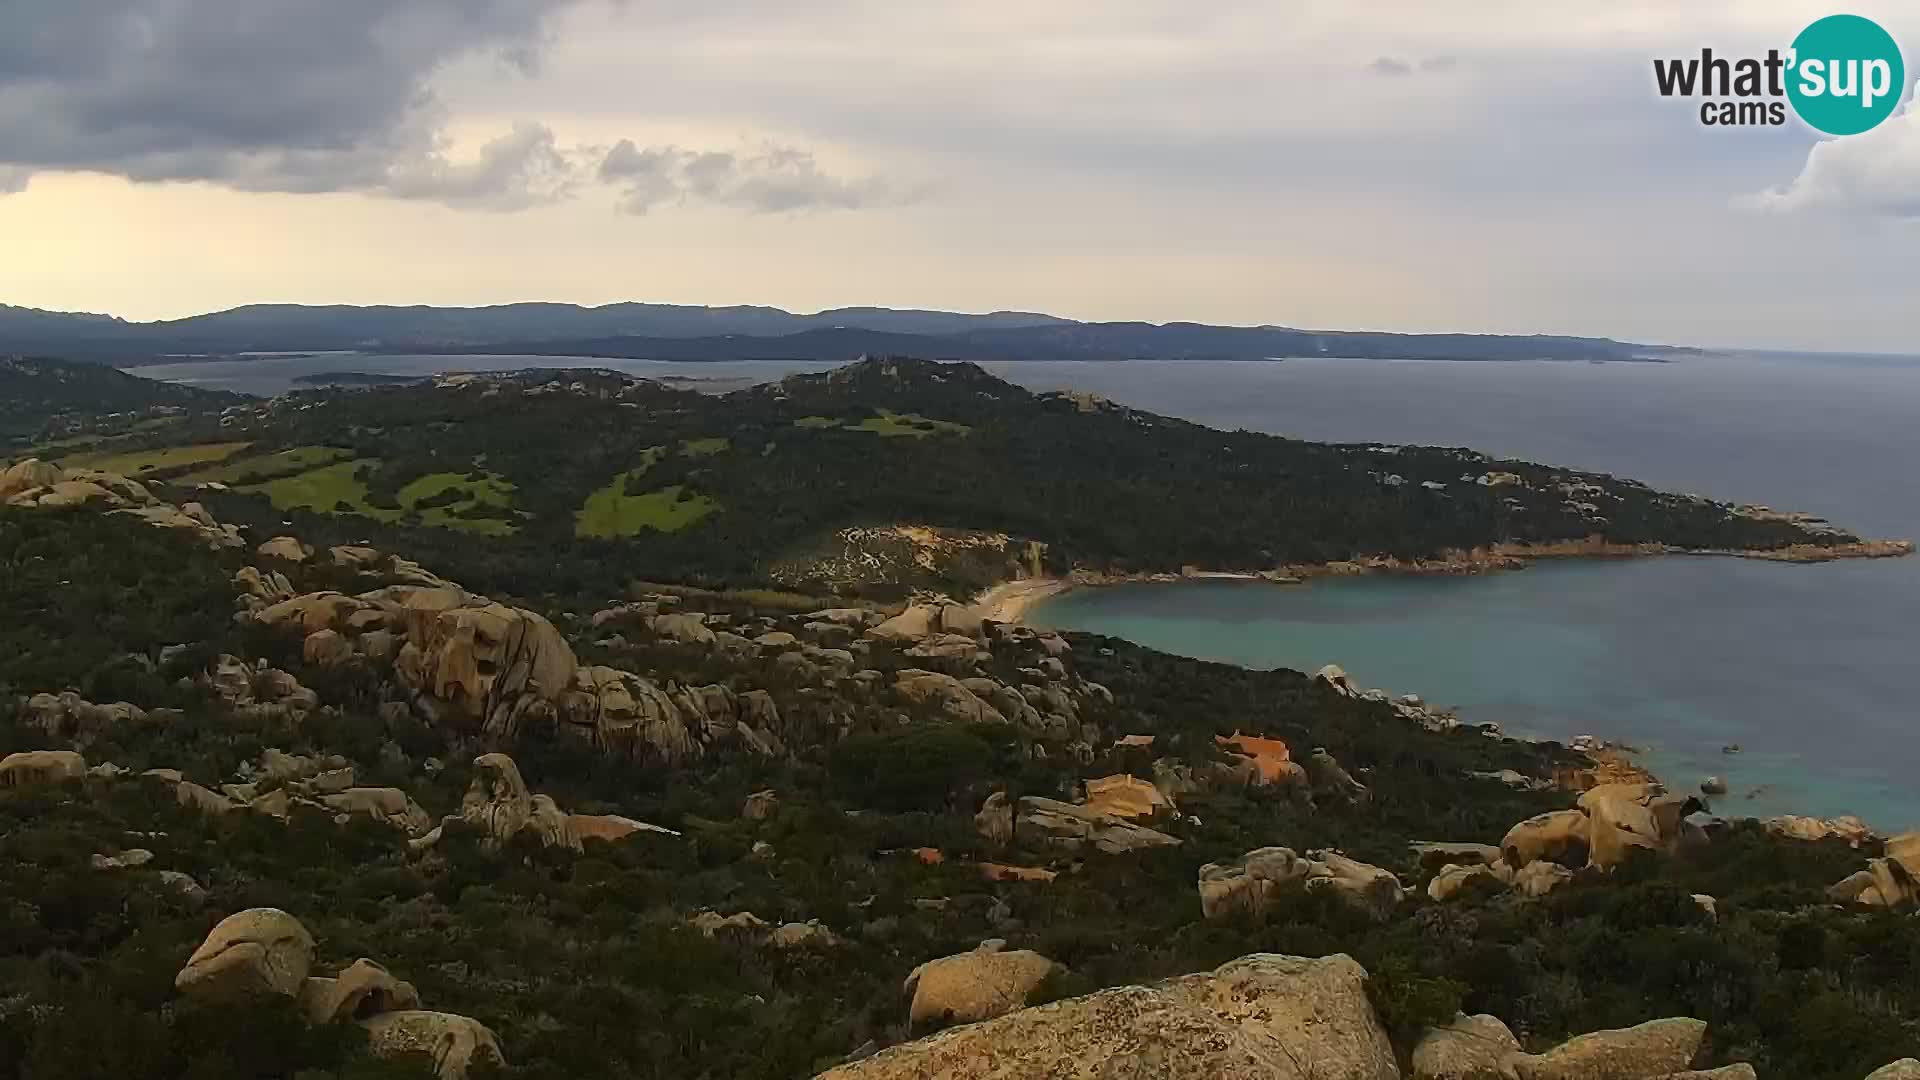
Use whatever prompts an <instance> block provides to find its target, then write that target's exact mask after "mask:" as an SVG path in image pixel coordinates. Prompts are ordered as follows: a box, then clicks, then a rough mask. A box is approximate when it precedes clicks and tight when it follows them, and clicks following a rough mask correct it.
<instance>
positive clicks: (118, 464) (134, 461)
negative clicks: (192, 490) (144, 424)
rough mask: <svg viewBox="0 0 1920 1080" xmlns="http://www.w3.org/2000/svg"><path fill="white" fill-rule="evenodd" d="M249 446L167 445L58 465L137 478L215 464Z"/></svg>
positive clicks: (82, 457) (77, 457)
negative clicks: (149, 474)
mask: <svg viewBox="0 0 1920 1080" xmlns="http://www.w3.org/2000/svg"><path fill="white" fill-rule="evenodd" d="M251 445H253V444H252V443H243V442H224V443H200V444H198V445H195V446H168V447H164V448H162V449H159V450H134V451H129V452H127V453H112V452H107V453H99V454H76V455H75V456H73V457H70V458H66V459H65V460H63V461H61V462H60V464H61V465H63V466H65V467H66V468H69V469H98V470H100V471H101V472H110V473H119V474H120V475H121V476H132V477H139V476H140V475H142V474H143V473H152V472H159V471H161V470H163V469H178V468H183V467H185V466H188V465H202V464H205V463H206V462H209V461H219V460H221V459H223V458H229V457H232V456H233V455H234V454H237V453H239V452H240V451H242V450H245V449H246V448H247V447H249V446H251Z"/></svg>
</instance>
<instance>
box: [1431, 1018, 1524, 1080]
mask: <svg viewBox="0 0 1920 1080" xmlns="http://www.w3.org/2000/svg"><path fill="white" fill-rule="evenodd" d="M1519 1052H1520V1040H1519V1039H1516V1038H1514V1037H1513V1032H1512V1031H1509V1030H1508V1029H1507V1025H1505V1024H1503V1023H1501V1022H1500V1019H1499V1018H1498V1017H1495V1016H1486V1015H1480V1016H1466V1015H1460V1016H1456V1017H1454V1019H1453V1022H1452V1023H1450V1024H1448V1025H1447V1026H1445V1027H1438V1028H1428V1029H1427V1031H1426V1033H1425V1034H1423V1035H1421V1036H1420V1041H1419V1043H1417V1044H1416V1045H1415V1046H1414V1048H1413V1077H1412V1080H1513V1075H1514V1073H1513V1066H1512V1064H1511V1063H1510V1061H1509V1059H1510V1058H1512V1057H1513V1056H1514V1055H1515V1054H1518V1053H1519Z"/></svg>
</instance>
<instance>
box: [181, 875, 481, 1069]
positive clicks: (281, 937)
mask: <svg viewBox="0 0 1920 1080" xmlns="http://www.w3.org/2000/svg"><path fill="white" fill-rule="evenodd" d="M313 954H314V940H313V935H312V934H310V933H308V932H307V928H306V927H305V926H303V925H301V923H300V920H298V919H296V918H294V917H293V916H292V915H289V914H287V913H286V912H284V911H281V910H280V909H278V908H251V909H249V910H247V911H242V912H239V913H237V914H234V915H230V916H228V917H227V918H225V919H223V920H221V922H220V923H219V925H217V926H215V927H214V928H213V932H212V933H210V934H208V935H207V938H206V940H205V941H204V942H202V943H201V945H200V947H199V948H198V949H195V950H194V952H193V955H192V956H191V957H189V958H188V960H187V965H186V966H185V967H184V968H182V969H180V973H179V975H177V976H175V978H174V986H175V988H176V989H178V990H179V991H180V992H181V993H183V994H186V995H188V996H191V997H196V998H202V999H205V1000H209V1001H218V1002H241V1001H257V1000H261V999H264V998H271V997H284V998H291V999H294V1000H295V1001H297V1002H298V1004H299V1007H300V1011H301V1013H302V1015H304V1016H305V1017H306V1020H307V1022H308V1023H310V1024H313V1025H316V1026H321V1025H327V1024H338V1023H358V1024H360V1026H361V1027H362V1028H364V1029H365V1030H366V1032H367V1045H368V1049H369V1050H371V1051H372V1053H373V1055H374V1056H375V1057H378V1058H381V1059H384V1060H396V1061H422V1062H425V1063H428V1064H431V1065H432V1067H433V1069H434V1071H435V1072H436V1073H437V1074H438V1076H439V1078H440V1080H465V1077H466V1075H467V1069H468V1068H469V1067H470V1066H471V1065H472V1064H474V1063H475V1062H479V1061H483V1060H484V1061H491V1062H494V1063H496V1064H500V1065H504V1064H505V1063H506V1062H505V1059H504V1057H503V1056H502V1055H501V1053H500V1043H499V1040H498V1039H496V1038H494V1035H493V1032H492V1031H489V1030H488V1029H487V1027H486V1025H484V1024H481V1023H480V1022H479V1021H477V1020H473V1019H470V1018H468V1017H465V1016H456V1015H453V1014H451V1013H439V1012H427V1011H424V1010H422V1009H421V1008H420V995H419V993H418V991H416V990H415V989H414V987H413V984H412V983H409V982H406V981H404V980H402V979H398V978H395V977H394V976H393V974H392V973H391V972H389V971H387V969H386V968H384V967H381V966H380V965H379V964H377V963H374V962H373V961H372V960H367V959H364V958H362V959H360V960H356V961H354V962H353V963H352V964H350V965H348V966H347V967H346V968H345V969H344V970H342V971H340V972H339V973H338V974H337V975H335V976H333V977H331V978H327V977H324V976H310V975H309V974H308V972H309V970H310V969H311V968H312V966H313Z"/></svg>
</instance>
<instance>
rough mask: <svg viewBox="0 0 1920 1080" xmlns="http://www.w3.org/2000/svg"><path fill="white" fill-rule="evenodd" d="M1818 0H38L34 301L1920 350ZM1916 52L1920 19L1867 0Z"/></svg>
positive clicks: (7, 66) (8, 243)
mask: <svg viewBox="0 0 1920 1080" xmlns="http://www.w3.org/2000/svg"><path fill="white" fill-rule="evenodd" d="M1834 10H1836V9H1835V8H1832V7H1830V6H1827V5H1826V4H1823V3H1802V2H1799V0H1692V2H1689V3H1687V4H1675V3H1672V2H1671V0H1612V2H1609V3H1606V4H1591V3H1574V2H1571V0H1564V2H1563V0H1547V2H1541V0H1454V2H1450V3H1446V4H1436V3H1432V2H1430V0H1366V2H1355V0H1211V2H1209V3H1204V4H1194V3H1190V2H1171V0H1168V2H1147V0H1041V2H1038V3H1035V2H1033V0H1023V2H1002V0H969V2H967V3H952V2H950V0H939V2H924V3H923V2H919V0H895V2H891V3H879V2H873V3H857V2H853V0H806V2H804V3H795V2H792V0H327V2H325V3H321V2H315V0H0V28H4V32H3V33H0V303H12V304H21V305H27V306H34V307H45V308H54V309H63V310H88V311H106V312H112V313H114V314H120V315H124V316H127V317H131V318H141V319H150V318H161V317H172V316H179V315H185V314H192V313H196V312H200V311H205V310H210V309H216V308H222V307H228V306H233V305H237V304H243V303H252V302H303V303H433V304H484V303H499V302H507V301H515V300H532V299H540V300H567V301H574V302H579V303H604V302H609V301H616V300H652V301H666V302H677V303H712V304H731V303H763V304H774V305H779V306H782V307H787V308H791V309H795V310H814V309H818V308H822V307H831V306H838V305H845V304H881V305H889V306H899V307H905V306H924V307H940V308H952V309H963V310H992V309H1003V308H1016V309H1025V310H1044V311H1049V312H1054V313H1057V314H1063V315H1070V316H1075V317H1079V318H1087V319H1151V320H1155V321H1165V320H1173V319H1193V320H1202V321H1210V322H1225V323H1275V324H1283V325H1290V326H1303V327H1315V328H1354V329H1358V328H1367V329H1392V330H1412V331H1422V330H1470V331H1489V332H1533V331H1546V332H1566V333H1580V334H1600V335H1609V336H1614V337H1621V338H1630V339H1634V340H1641V341H1666V342H1685V343H1702V344H1729V345H1759V346H1768V345H1772V346H1781V347H1807V348H1832V349H1875V350H1888V351H1910V352H1920V302H1916V301H1915V296H1916V289H1915V274H1916V270H1920V110H1913V109H1910V108H1908V107H1907V106H1903V107H1902V110H1903V111H1902V112H1901V113H1899V114H1898V115H1896V116H1895V117H1894V118H1892V119H1891V120H1889V121H1888V122H1887V123H1885V124H1883V125H1881V127H1880V128H1879V129H1877V130H1876V131H1874V132H1872V133H1870V134H1868V135H1864V136H1857V137H1854V138H1851V139H1847V140H1840V141H1822V140H1820V139H1818V138H1816V136H1815V135H1814V134H1813V133H1812V132H1811V131H1810V130H1808V129H1806V128H1804V127H1802V126H1800V125H1799V124H1798V123H1797V121H1793V122H1790V123H1789V124H1788V125H1787V126H1786V127H1784V128H1744V129H1742V128H1735V129H1713V128H1704V127H1702V126H1701V125H1700V123H1699V120H1698V116H1697V113H1696V109H1695V107H1694V106H1693V105H1689V104H1688V103H1685V102H1681V101H1669V100H1662V99H1660V98H1659V97H1657V96H1656V95H1655V93H1654V91H1653V89H1652V65H1651V61H1652V59H1653V58H1654V57H1656V56H1684V55H1688V54H1694V55H1697V54H1698V52H1699V50H1700V48H1701V47H1702V46H1708V45H1710V46H1712V47H1713V48H1715V50H1716V51H1719V52H1722V53H1724V54H1734V55H1749V54H1755V53H1764V51H1765V50H1766V49H1767V48H1768V47H1769V46H1774V47H1780V48H1783V49H1784V48H1785V47H1786V46H1787V45H1788V43H1789V42H1790V41H1791V40H1792V38H1793V36H1794V35H1795V34H1796V33H1797V32H1798V31H1799V30H1800V29H1801V28H1802V27H1803V26H1805V25H1806V24H1807V23H1808V22H1810V21H1812V20H1813V19H1815V18H1818V17H1820V16H1822V15H1826V14H1831V13H1832V12H1833V11H1834ZM1848 10H1852V11H1855V12H1857V13H1859V14H1864V15H1867V16H1870V17H1873V18H1875V19H1878V20H1879V21H1880V22H1881V24H1882V25H1884V26H1886V27H1887V28H1888V29H1889V30H1890V31H1891V32H1892V33H1893V34H1894V36H1895V37H1896V39H1899V40H1900V41H1902V42H1903V43H1905V45H1906V49H1907V52H1908V66H1909V77H1908V80H1907V81H1908V82H1911V81H1913V79H1914V78H1915V76H1916V74H1920V73H1917V72H1916V71H1915V68H1916V67H1920V7H1916V6H1915V5H1914V4H1913V3H1911V0H1857V2H1854V3H1852V4H1851V5H1850V6H1849V8H1848Z"/></svg>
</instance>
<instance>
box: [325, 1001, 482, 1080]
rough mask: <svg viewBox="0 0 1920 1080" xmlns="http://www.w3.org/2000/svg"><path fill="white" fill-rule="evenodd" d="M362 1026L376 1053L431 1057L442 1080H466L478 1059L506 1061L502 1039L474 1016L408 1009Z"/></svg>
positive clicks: (400, 1057) (401, 1057) (404, 1057)
mask: <svg viewBox="0 0 1920 1080" xmlns="http://www.w3.org/2000/svg"><path fill="white" fill-rule="evenodd" d="M361 1026H362V1027H364V1028H366V1030H367V1049H368V1050H369V1051H371V1052H372V1054H373V1056H374V1057H377V1058H380V1059H381V1060H383V1061H391V1060H424V1061H430V1062H432V1063H433V1071H434V1073H435V1074H436V1075H438V1076H439V1078H440V1080H465V1078H466V1075H467V1070H468V1069H469V1068H470V1067H472V1066H473V1065H474V1064H475V1063H476V1062H481V1061H486V1062H491V1063H494V1064H496V1065H504V1064H506V1056H505V1055H503V1054H502V1053H501V1052H500V1040H499V1039H498V1038H496V1037H495V1036H494V1034H493V1032H492V1031H491V1030H490V1029H489V1028H488V1027H487V1026H486V1025H485V1024H482V1023H481V1022H480V1021H478V1020H475V1019H473V1018H471V1017H467V1016H456V1015H454V1014H453V1013H443V1012H428V1011H426V1010H423V1009H409V1010H406V1011H403V1012H390V1013H383V1014H381V1015H379V1016H376V1017H374V1018H373V1019H371V1020H368V1021H366V1022H365V1023H363V1024H362V1025H361Z"/></svg>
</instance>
